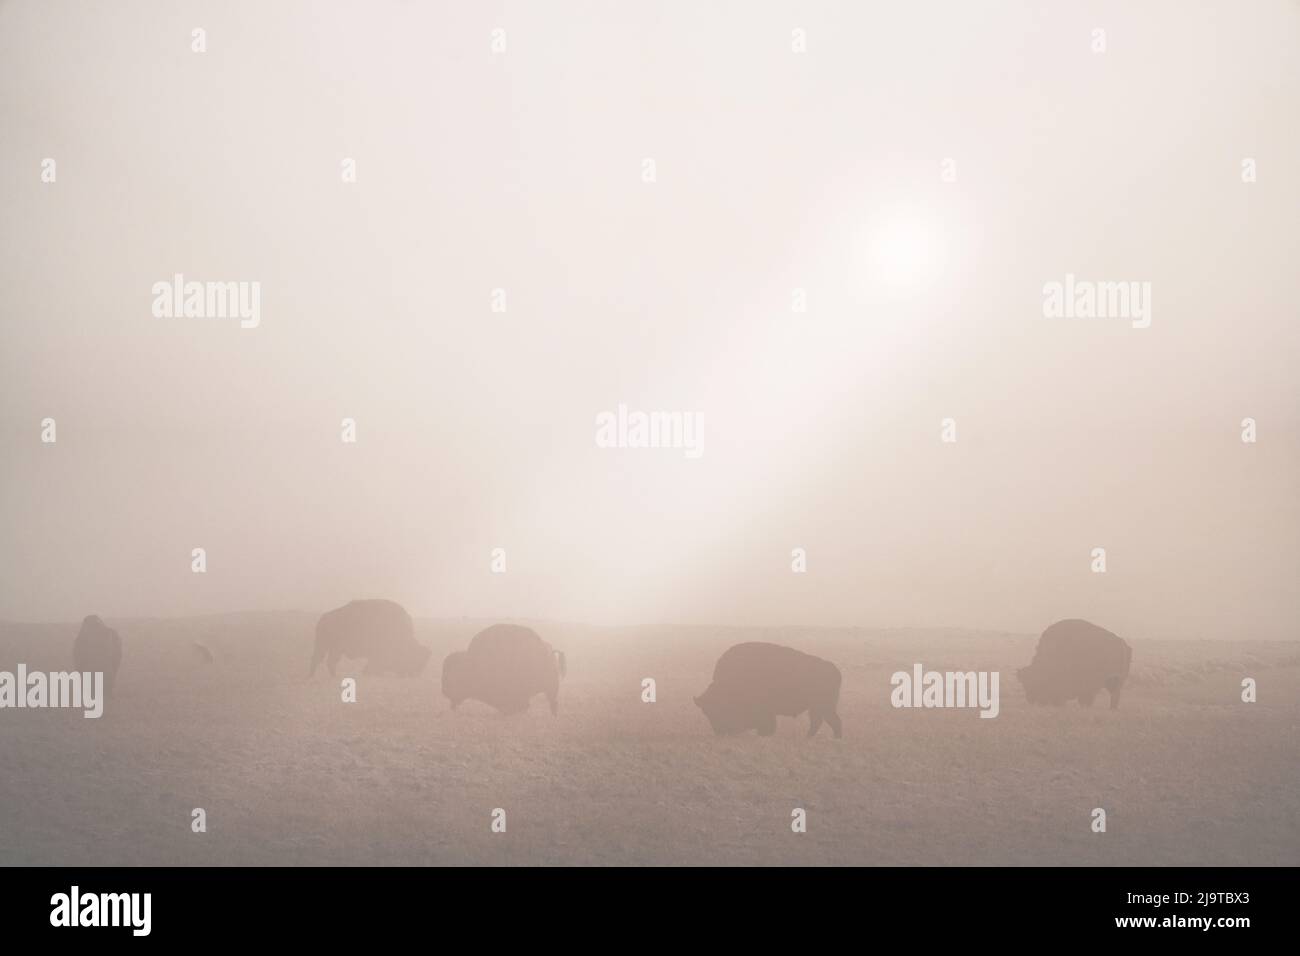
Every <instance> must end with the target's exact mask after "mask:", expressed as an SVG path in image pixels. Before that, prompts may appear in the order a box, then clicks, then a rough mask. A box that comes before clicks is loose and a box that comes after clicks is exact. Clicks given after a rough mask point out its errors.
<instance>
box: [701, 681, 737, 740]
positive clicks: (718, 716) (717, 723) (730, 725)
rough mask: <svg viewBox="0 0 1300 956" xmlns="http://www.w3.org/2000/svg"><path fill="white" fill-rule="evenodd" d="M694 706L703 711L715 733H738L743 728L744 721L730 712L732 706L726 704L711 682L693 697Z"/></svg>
mask: <svg viewBox="0 0 1300 956" xmlns="http://www.w3.org/2000/svg"><path fill="white" fill-rule="evenodd" d="M695 706H696V707H698V708H700V710H702V711H704V716H705V717H707V718H709V726H711V727H712V728H713V732H714V733H715V734H738V733H740V732H741V731H742V730H744V729H745V726H744V721H742V720H741V719H740V718H739V717H738V715H736V714H735V713H733V712H732V711H733V709H734V708H731V707H728V706H727V704H726V702H725V701H724V700H723V699H722V697H721V695H719V694H718V693H717V691H715V690H714V688H713V685H712V684H710V685H709V689H708V690H706V691H705V692H704V693H703V694H701V695H700V696H699V697H696V698H695Z"/></svg>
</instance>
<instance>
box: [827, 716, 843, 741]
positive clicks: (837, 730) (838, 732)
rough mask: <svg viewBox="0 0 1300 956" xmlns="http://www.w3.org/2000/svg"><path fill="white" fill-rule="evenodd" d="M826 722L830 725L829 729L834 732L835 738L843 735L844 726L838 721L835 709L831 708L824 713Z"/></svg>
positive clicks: (838, 717)
mask: <svg viewBox="0 0 1300 956" xmlns="http://www.w3.org/2000/svg"><path fill="white" fill-rule="evenodd" d="M826 723H828V724H830V725H831V731H832V732H833V733H834V734H835V739H836V740H838V739H839V738H840V737H843V736H844V727H843V725H842V724H841V723H840V715H839V714H837V713H835V711H833V710H832V711H831V712H830V713H829V714H827V715H826Z"/></svg>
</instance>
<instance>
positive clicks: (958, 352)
mask: <svg viewBox="0 0 1300 956" xmlns="http://www.w3.org/2000/svg"><path fill="white" fill-rule="evenodd" d="M1065 6H1066V5H1063V4H1039V3H1030V2H1024V3H991V4H965V3H935V4H913V3H908V4H896V3H895V4H869V3H857V2H845V3H839V4H817V3H808V2H798V3H794V2H791V3H757V2H748V0H747V2H737V3H696V2H690V3H687V2H682V3H631V2H626V3H606V2H589V3H551V2H548V3H507V4H487V3H471V2H465V3H458V4H416V3H381V2H366V3H360V2H357V3H313V4H308V3H299V4H292V3H273V4H267V3H230V2H221V3H216V2H213V3H193V4H189V3H161V2H156V3H111V4H109V3H90V2H82V3H60V2H46V0H41V2H36V0H30V2H21V0H20V2H14V0H9V2H2V3H0V617H5V618H11V619H23V620H43V619H57V620H67V619H75V618H80V617H81V616H82V615H85V614H89V613H99V614H102V615H104V616H106V617H110V618H111V617H113V616H119V617H120V616H128V615H154V614H159V615H171V614H188V613H198V612H208V611H223V610H236V609H251V608H265V609H273V608H304V609H324V608H326V607H331V606H334V605H337V604H340V603H342V602H344V601H346V600H348V599H351V598H354V597H362V596H387V597H391V598H394V599H396V600H398V601H401V602H402V603H404V604H405V605H406V606H407V607H408V608H409V609H410V610H411V611H412V612H413V613H415V614H418V615H436V616H457V615H466V616H474V617H508V616H530V617H547V618H558V619H565V620H579V621H590V622H607V623H636V622H658V621H664V622H670V621H671V622H686V623H719V624H724V623H734V624H746V625H751V624H837V625H864V626H931V625H953V626H968V627H988V628H1002V629H1013V630H1024V631H1038V630H1041V629H1042V628H1043V627H1045V626H1046V625H1047V624H1049V623H1051V622H1052V621H1054V620H1056V619H1058V618H1064V617H1076V616H1077V617H1087V618H1090V619H1092V620H1095V621H1096V622H1097V623H1099V624H1102V625H1103V626H1105V627H1109V628H1111V629H1112V630H1115V631H1117V632H1119V633H1121V634H1122V635H1124V636H1128V637H1139V638H1140V637H1176V636H1191V637H1225V638H1238V637H1295V636H1297V628H1296V622H1297V619H1298V616H1300V574H1298V573H1297V572H1298V571H1300V402H1298V401H1297V399H1300V385H1297V378H1296V368H1297V362H1298V361H1300V331H1298V329H1297V323H1298V321H1300V314H1298V313H1297V303H1300V269H1298V268H1297V265H1296V263H1297V260H1298V258H1300V248H1298V246H1300V243H1297V222H1298V221H1300V185H1298V184H1297V172H1298V171H1300V133H1298V132H1297V123H1296V117H1297V116H1300V56H1298V55H1297V54H1298V53H1300V7H1297V5H1296V4H1295V3H1291V2H1280V0H1279V2H1265V0H1261V2H1252V3H1250V4H1248V5H1246V6H1243V5H1242V4H1240V3H1235V2H1228V0H1224V2H1203V3H1187V2H1182V0H1179V2H1145V3H1141V4H1132V3H1119V2H1116V3H1086V4H1085V3H1080V4H1073V5H1070V6H1071V7H1073V9H1072V10H1066V9H1064V7H1065ZM195 28H203V29H204V30H205V31H206V52H203V53H196V52H193V50H192V43H193V39H192V30H194V29H195ZM1096 28H1100V29H1104V30H1105V43H1106V49H1105V52H1104V53H1095V52H1093V49H1092V46H1093V44H1094V34H1093V31H1094V29H1096ZM495 29H502V30H504V31H505V34H504V37H505V44H506V48H505V50H504V52H494V50H493V31H494V30H495ZM795 29H801V30H803V31H805V33H804V36H805V37H806V51H805V52H801V53H800V52H795V51H794V50H793V49H792V45H793V43H794V41H795V35H794V34H793V33H792V31H793V30H795ZM46 158H53V159H54V160H55V161H56V164H57V165H56V167H55V168H56V171H57V178H56V180H55V182H53V183H49V182H43V181H42V168H43V167H42V161H43V160H44V159H46ZM346 158H351V159H354V160H355V164H356V167H355V168H356V182H344V181H343V176H342V173H341V171H342V163H343V161H344V160H345V159H346ZM1245 158H1251V159H1253V160H1254V161H1255V165H1256V170H1257V181H1256V182H1253V183H1243V181H1242V161H1243V159H1245ZM646 159H652V160H653V161H654V172H655V175H656V179H655V181H654V182H646V181H645V179H644V173H645V170H646V168H647V167H646V165H645V163H644V161H645V160H646ZM945 160H951V164H946V163H945ZM945 172H947V173H948V174H949V176H948V178H950V179H952V178H953V175H952V174H955V179H954V180H953V181H945V176H944V173H945ZM175 273H182V274H183V275H184V276H185V277H186V279H188V280H198V281H230V282H258V283H260V289H261V312H260V324H259V325H258V326H257V327H256V328H251V329H244V328H241V327H240V325H239V322H238V320H237V319H201V318H184V317H180V318H158V317H155V316H154V314H153V312H152V305H153V301H154V297H153V293H152V291H151V289H152V287H153V285H154V283H156V282H159V281H168V280H170V279H171V277H172V276H173V275H174V274H175ZM1067 273H1068V274H1073V275H1074V276H1076V277H1077V278H1078V279H1081V280H1092V281H1113V282H1128V281H1134V282H1149V283H1150V284H1151V285H1150V288H1151V300H1150V302H1151V316H1150V318H1151V321H1150V326H1149V327H1148V328H1135V327H1133V323H1131V322H1130V321H1128V320H1127V319H1124V318H1108V319H1078V320H1069V319H1050V318H1046V317H1044V314H1043V311H1044V310H1043V299H1044V295H1043V287H1044V284H1045V283H1048V282H1052V281H1061V282H1063V281H1064V280H1065V276H1066V275H1067ZM494 289H504V290H505V291H506V303H507V306H506V311H505V312H504V313H502V312H494V311H493V310H492V291H493V290H494ZM795 289H803V290H805V294H806V301H807V310H806V311H804V312H795V311H793V310H792V302H793V301H794V300H793V290H795ZM620 403H623V404H626V405H627V406H629V408H631V409H633V410H644V411H667V412H680V413H685V412H692V413H698V414H701V415H702V416H703V419H702V420H703V432H702V436H703V443H702V447H703V455H702V456H701V457H700V458H698V459H696V460H692V459H690V458H688V457H686V456H685V455H684V454H683V452H682V451H681V450H673V449H607V448H599V447H597V445H596V442H595V438H594V436H595V421H596V416H597V415H598V414H599V413H601V412H603V411H607V410H610V411H612V410H615V409H616V408H617V406H618V405H619V404H620ZM47 417H52V418H54V419H55V420H56V422H57V441H56V442H55V443H53V444H48V443H43V442H42V441H41V422H42V420H43V419H45V418H47ZM1246 417H1251V418H1254V419H1255V420H1256V421H1257V423H1258V441H1257V442H1256V443H1254V444H1248V443H1243V442H1242V441H1241V421H1242V419H1243V418H1246ZM343 418H354V419H355V420H356V423H357V441H356V442H355V443H354V444H348V443H344V442H343V441H341V438H340V423H341V420H342V419H343ZM944 418H952V419H955V421H956V435H957V441H956V442H953V443H944V442H942V441H941V440H940V437H941V432H940V429H941V424H940V423H941V421H942V420H943V419H944ZM196 547H202V548H205V549H206V551H207V561H208V570H207V572H206V573H205V574H194V573H192V572H191V549H193V548H196ZM1096 547H1104V548H1105V549H1106V552H1107V572H1106V573H1105V574H1094V573H1092V572H1091V570H1090V563H1091V560H1092V559H1091V552H1092V549H1093V548H1096ZM494 548H504V549H505V553H506V569H507V570H506V573H504V574H494V573H492V570H491V556H492V550H493V549H494ZM793 548H804V549H806V552H807V562H808V570H807V573H804V574H795V573H792V572H791V549H793Z"/></svg>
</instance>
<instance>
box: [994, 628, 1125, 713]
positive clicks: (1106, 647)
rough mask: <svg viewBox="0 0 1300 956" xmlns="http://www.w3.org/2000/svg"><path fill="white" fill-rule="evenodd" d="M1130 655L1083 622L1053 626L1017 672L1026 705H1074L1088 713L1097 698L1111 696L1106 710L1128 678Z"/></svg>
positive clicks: (1115, 640) (1111, 637)
mask: <svg viewBox="0 0 1300 956" xmlns="http://www.w3.org/2000/svg"><path fill="white" fill-rule="evenodd" d="M1132 659H1133V649H1132V648H1131V647H1129V646H1128V643H1127V642H1126V641H1125V640H1124V639H1123V638H1121V637H1117V636H1115V635H1114V634H1112V633H1111V632H1110V631H1108V630H1106V629H1105V628H1101V627H1098V626H1097V625H1096V624H1089V623H1088V622H1087V621H1080V620H1069V621H1057V622H1056V623H1055V624H1053V625H1052V626H1051V627H1049V628H1048V629H1047V630H1045V631H1043V636H1042V637H1040V638H1039V639H1038V648H1037V650H1035V651H1034V659H1033V660H1032V661H1031V662H1030V663H1029V666H1028V667H1022V668H1020V670H1018V671H1016V676H1017V677H1019V678H1020V683H1022V684H1023V685H1024V687H1025V697H1026V698H1027V699H1028V700H1029V702H1030V703H1031V704H1064V703H1065V702H1066V701H1067V700H1078V701H1079V703H1080V704H1082V705H1083V706H1085V707H1091V706H1092V702H1093V699H1094V698H1095V697H1096V696H1097V692H1098V691H1100V690H1101V689H1102V688H1103V687H1104V688H1106V690H1108V691H1110V709H1111V710H1114V709H1115V708H1117V707H1119V691H1120V688H1121V687H1123V686H1124V679H1125V678H1126V677H1128V668H1129V662H1130V661H1131V660H1132Z"/></svg>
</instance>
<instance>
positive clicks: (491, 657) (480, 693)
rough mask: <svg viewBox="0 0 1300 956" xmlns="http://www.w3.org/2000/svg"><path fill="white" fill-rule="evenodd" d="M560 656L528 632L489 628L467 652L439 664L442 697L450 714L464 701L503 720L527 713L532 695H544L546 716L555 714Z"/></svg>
mask: <svg viewBox="0 0 1300 956" xmlns="http://www.w3.org/2000/svg"><path fill="white" fill-rule="evenodd" d="M564 674H565V662H564V652H563V651H557V650H555V649H554V648H553V647H551V645H550V644H547V643H546V642H545V641H544V640H542V639H541V638H540V637H539V636H538V635H537V632H536V631H534V630H533V629H532V628H528V627H521V626H519V625H518V624H493V625H492V626H491V627H489V628H486V629H485V630H482V631H479V632H478V633H477V634H475V635H474V637H473V638H472V639H471V640H470V642H469V648H468V649H467V650H463V651H456V652H454V653H452V654H448V655H447V659H446V660H445V661H443V662H442V692H443V694H444V695H445V696H447V697H449V698H450V699H451V707H452V710H455V709H456V708H457V707H458V706H460V703H461V701H464V700H470V699H473V700H481V701H482V702H483V703H485V704H489V705H491V706H492V707H495V708H496V709H497V710H499V711H501V712H502V713H503V714H518V713H522V712H523V711H525V710H527V709H528V702H529V700H531V699H532V698H533V697H534V696H535V695H537V694H545V695H546V699H547V700H548V701H549V702H550V704H551V713H552V714H557V713H559V708H560V703H559V696H560V678H561V677H563V676H564Z"/></svg>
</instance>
